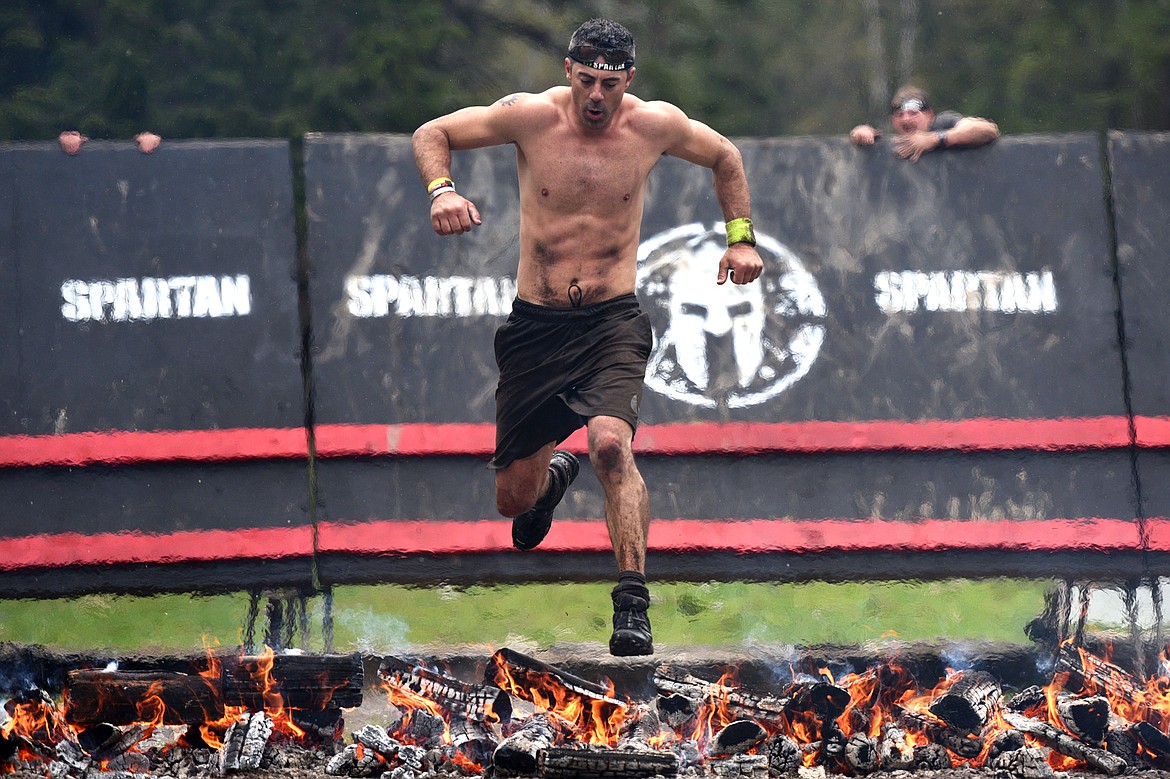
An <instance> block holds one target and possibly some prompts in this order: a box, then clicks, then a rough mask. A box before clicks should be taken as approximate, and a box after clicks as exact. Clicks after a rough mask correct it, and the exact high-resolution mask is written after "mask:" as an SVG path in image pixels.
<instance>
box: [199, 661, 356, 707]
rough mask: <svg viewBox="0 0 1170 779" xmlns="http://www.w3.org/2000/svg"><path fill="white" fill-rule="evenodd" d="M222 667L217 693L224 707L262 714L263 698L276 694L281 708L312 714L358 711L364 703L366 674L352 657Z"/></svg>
mask: <svg viewBox="0 0 1170 779" xmlns="http://www.w3.org/2000/svg"><path fill="white" fill-rule="evenodd" d="M221 663H222V664H221V668H220V688H221V690H222V692H223V701H224V703H226V704H227V705H228V706H242V707H243V708H245V709H248V710H249V711H260V710H263V709H264V708H265V703H266V702H267V701H266V696H272V695H277V694H279V696H280V700H281V701H282V702H283V705H284V706H287V707H289V708H293V709H308V710H311V711H320V710H322V709H325V708H327V707H329V706H332V707H333V708H356V707H358V706H360V705H361V703H362V685H363V684H364V682H365V671H364V669H363V668H362V658H361V655H360V654H358V653H356V652H355V653H354V654H350V655H272V656H259V657H249V656H242V657H225V658H222V660H221Z"/></svg>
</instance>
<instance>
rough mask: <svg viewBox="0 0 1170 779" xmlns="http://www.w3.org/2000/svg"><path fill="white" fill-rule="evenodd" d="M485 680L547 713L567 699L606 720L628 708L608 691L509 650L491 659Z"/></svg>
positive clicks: (502, 650)
mask: <svg viewBox="0 0 1170 779" xmlns="http://www.w3.org/2000/svg"><path fill="white" fill-rule="evenodd" d="M484 676H485V681H487V682H488V684H494V685H496V686H498V687H499V688H500V689H502V690H505V691H507V692H508V693H510V694H512V695H514V696H516V697H517V698H520V699H521V700H525V701H530V702H532V703H535V704H536V705H538V706H540V707H541V708H545V709H550V710H551V709H553V708H554V707H555V704H556V703H558V702H560V700H561V698H562V697H565V698H570V699H572V698H575V699H577V700H579V701H580V702H582V703H584V704H585V705H586V706H587V707H590V708H592V709H593V710H594V711H599V712H601V713H602V718H603V719H606V720H608V719H611V718H612V717H613V715H614V714H616V713H618V712H624V711H625V710H626V704H625V703H623V702H622V701H619V700H617V699H616V698H614V697H613V696H612V695H611V694H610V689H609V688H608V687H602V686H601V685H599V684H596V683H594V682H590V681H587V680H585V679H582V678H581V677H579V676H574V675H573V674H570V673H568V672H566V671H562V670H561V669H559V668H554V667H553V666H551V665H548V664H547V663H542V662H541V661H539V660H537V659H536V658H534V657H528V656H527V655H524V654H521V653H520V652H516V651H513V650H511V649H507V648H504V649H500V650H498V651H497V652H496V653H495V654H493V655H492V658H491V662H490V663H488V667H487V668H486V669H485V670H484Z"/></svg>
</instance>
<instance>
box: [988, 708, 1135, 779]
mask: <svg viewBox="0 0 1170 779" xmlns="http://www.w3.org/2000/svg"><path fill="white" fill-rule="evenodd" d="M1003 717H1004V721H1006V722H1007V724H1009V725H1011V726H1012V727H1013V728H1015V729H1016V730H1018V731H1020V732H1021V733H1025V734H1027V735H1029V736H1034V737H1035V738H1036V739H1038V740H1039V741H1040V742H1041V743H1043V744H1044V745H1045V746H1048V747H1051V748H1052V749H1054V750H1056V751H1057V752H1059V753H1060V754H1062V755H1065V756H1066V757H1071V758H1074V759H1076V760H1083V761H1084V762H1085V763H1086V764H1087V765H1089V766H1090V767H1092V768H1094V769H1096V770H1098V771H1100V772H1101V773H1104V774H1108V775H1109V776H1117V775H1118V774H1120V773H1121V772H1123V771H1124V770H1125V769H1126V768H1128V767H1129V766H1128V765H1127V764H1126V762H1125V760H1123V759H1122V758H1120V757H1118V756H1117V755H1114V754H1111V753H1109V752H1106V751H1105V750H1103V749H1098V748H1096V747H1093V746H1090V745H1088V744H1084V743H1082V742H1081V741H1079V740H1077V739H1076V738H1074V737H1072V736H1070V735H1068V734H1067V733H1065V732H1064V731H1062V730H1060V729H1059V728H1057V727H1055V726H1053V725H1049V724H1048V723H1047V722H1041V721H1039V720H1035V719H1032V718H1031V717H1025V716H1024V715H1022V714H1018V713H1016V712H1014V711H1005V712H1004V714H1003Z"/></svg>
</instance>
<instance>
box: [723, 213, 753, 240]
mask: <svg viewBox="0 0 1170 779" xmlns="http://www.w3.org/2000/svg"><path fill="white" fill-rule="evenodd" d="M737 243H750V244H751V245H752V246H755V245H756V231H755V230H753V229H752V220H750V219H748V218H747V217H746V216H741V217H740V218H738V219H732V220H729V221H728V222H727V245H728V246H732V245H733V244H737Z"/></svg>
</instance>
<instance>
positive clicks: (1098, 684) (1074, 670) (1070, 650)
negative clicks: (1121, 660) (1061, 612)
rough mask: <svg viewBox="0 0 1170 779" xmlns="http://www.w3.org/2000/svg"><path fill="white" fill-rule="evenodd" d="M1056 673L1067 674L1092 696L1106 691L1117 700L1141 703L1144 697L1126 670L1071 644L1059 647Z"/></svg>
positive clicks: (1138, 684) (1139, 686) (1137, 683)
mask: <svg viewBox="0 0 1170 779" xmlns="http://www.w3.org/2000/svg"><path fill="white" fill-rule="evenodd" d="M1055 670H1056V672H1058V673H1059V672H1061V671H1064V672H1065V673H1067V674H1068V675H1069V677H1070V678H1071V679H1073V680H1076V681H1077V682H1078V683H1079V685H1080V689H1081V690H1083V691H1084V692H1086V693H1089V694H1094V693H1098V692H1104V693H1105V694H1106V695H1108V696H1109V697H1111V698H1113V699H1115V700H1126V701H1140V700H1142V699H1143V697H1144V696H1143V695H1142V685H1141V684H1140V683H1139V682H1138V681H1137V679H1135V678H1134V676H1133V675H1132V674H1130V673H1129V672H1128V671H1126V670H1125V669H1124V668H1122V667H1121V666H1118V665H1114V664H1113V663H1110V662H1106V661H1105V660H1102V659H1101V658H1099V657H1097V656H1096V655H1093V654H1090V653H1089V652H1087V651H1085V650H1083V649H1080V648H1078V647H1075V646H1072V645H1071V644H1068V643H1065V644H1063V645H1061V647H1060V654H1059V655H1057V658H1056V669H1055Z"/></svg>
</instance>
